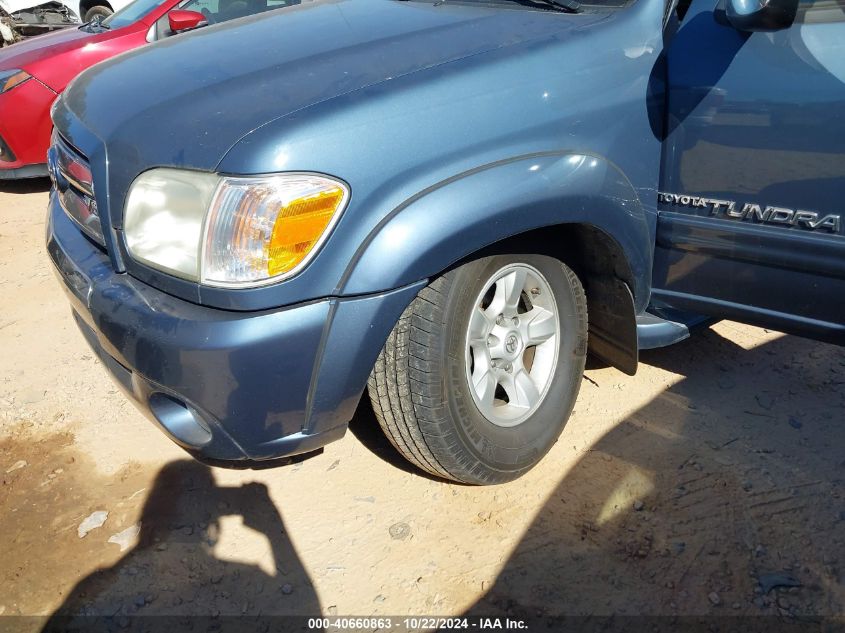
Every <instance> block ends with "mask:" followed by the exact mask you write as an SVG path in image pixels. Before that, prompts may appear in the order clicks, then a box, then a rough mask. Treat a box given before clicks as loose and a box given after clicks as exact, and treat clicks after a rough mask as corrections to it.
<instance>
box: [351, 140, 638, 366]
mask: <svg viewBox="0 0 845 633" xmlns="http://www.w3.org/2000/svg"><path fill="white" fill-rule="evenodd" d="M649 236H650V230H649V223H648V221H647V218H646V211H645V210H644V209H643V206H642V204H641V203H640V200H639V197H638V196H637V193H636V191H635V189H634V188H633V186H632V185H631V183H630V182H629V181H628V179H627V178H625V176H624V174H623V173H622V172H621V171H620V170H619V169H618V168H617V167H616V166H615V165H613V164H612V163H611V162H609V161H607V160H606V159H604V158H602V157H599V156H594V155H590V154H584V153H575V152H567V153H549V154H537V155H530V156H522V157H519V158H517V159H513V160H510V161H506V162H501V163H496V164H494V165H491V166H485V167H483V168H480V169H478V170H473V171H472V172H468V173H467V174H462V175H461V176H459V177H456V178H453V179H449V180H447V181H445V182H443V183H439V184H438V185H437V186H435V187H432V188H430V189H428V190H426V191H424V192H422V193H420V194H418V195H417V196H414V197H412V198H410V199H409V200H408V201H406V202H405V203H404V204H403V205H400V206H399V207H397V209H395V210H394V211H393V212H392V213H391V214H389V215H388V216H387V217H386V218H385V219H384V220H383V221H382V222H381V223H380V224H379V225H378V227H376V229H375V230H374V231H373V232H372V233H371V234H370V235H369V236H368V238H367V240H365V242H364V243H363V244H362V245H361V246H360V247H359V249H358V253H356V257H355V260H354V261H353V263H352V264H351V265H350V267H349V268H348V269H347V272H346V274H345V275H344V279H343V281H342V284H341V290H342V293H343V294H365V293H367V292H373V291H379V290H384V289H389V288H398V287H401V286H404V285H407V284H410V283H414V282H416V281H418V280H420V279H426V278H427V279H431V278H433V277H436V276H438V275H439V274H442V273H443V272H445V271H447V270H449V269H451V268H454V267H455V266H459V265H461V264H462V263H464V262H466V261H469V260H472V259H476V258H478V257H483V256H485V255H489V254H493V253H502V252H520V251H521V252H540V253H544V254H548V255H551V256H554V257H556V258H558V259H560V260H561V261H563V262H565V263H566V264H567V265H568V266H570V267H571V268H572V269H573V270H574V271H575V272H576V273H577V274H578V276H579V278H580V279H581V281H582V283H583V284H584V287H585V290H586V292H587V299H588V310H589V314H590V348H591V351H592V352H593V353H594V354H595V355H596V356H598V357H600V358H601V359H602V360H604V361H605V362H608V363H609V364H611V365H613V366H615V367H618V368H619V369H621V370H622V371H624V372H626V373H629V374H633V373H634V372H635V371H636V366H637V359H638V346H637V335H636V315H637V314H638V313H639V312H642V310H644V309H645V306H646V305H647V303H648V297H649V292H650V279H651V240H650V237H649ZM529 249H530V250H529Z"/></svg>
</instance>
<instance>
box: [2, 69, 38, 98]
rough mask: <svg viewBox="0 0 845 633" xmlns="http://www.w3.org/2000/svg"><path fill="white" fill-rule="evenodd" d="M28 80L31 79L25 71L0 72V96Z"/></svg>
mask: <svg viewBox="0 0 845 633" xmlns="http://www.w3.org/2000/svg"><path fill="white" fill-rule="evenodd" d="M28 79H32V75H30V74H29V73H28V72H26V71H25V70H18V69H14V70H0V94H3V93H4V92H6V91H8V90H11V89H12V88H14V87H15V86H19V85H20V84H22V83H23V82H25V81H27V80H28Z"/></svg>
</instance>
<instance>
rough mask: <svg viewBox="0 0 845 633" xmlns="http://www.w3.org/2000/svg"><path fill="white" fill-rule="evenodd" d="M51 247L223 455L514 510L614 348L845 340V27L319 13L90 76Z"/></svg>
mask: <svg viewBox="0 0 845 633" xmlns="http://www.w3.org/2000/svg"><path fill="white" fill-rule="evenodd" d="M53 121H54V124H55V132H54V139H53V143H52V147H51V149H50V155H49V167H50V172H51V175H52V178H53V180H54V189H53V192H52V194H51V199H50V211H49V222H48V227H47V244H48V252H49V255H50V257H51V259H52V262H53V264H54V266H55V269H56V271H57V273H58V275H59V277H60V278H61V280H62V281H63V287H64V288H65V290H66V291H67V296H68V297H69V299H70V302H71V306H72V310H73V315H74V317H75V319H76V321H77V323H78V324H79V327H80V329H81V330H82V332H83V334H84V335H85V337H86V338H87V340H88V342H89V343H90V344H91V346H92V347H93V348H94V350H95V351H96V352H97V353H98V355H99V357H100V358H101V359H102V361H103V364H104V365H105V366H106V367H107V368H108V369H109V371H110V372H111V374H112V375H113V377H114V379H115V380H116V381H117V382H118V383H119V384H120V385H122V387H123V388H124V389H125V391H126V392H127V394H128V395H129V396H130V397H131V398H132V399H133V400H134V401H135V402H136V403H137V404H138V406H139V407H140V408H141V409H142V410H144V411H145V412H146V413H147V414H148V415H149V417H150V418H151V419H152V420H153V421H154V422H155V423H156V424H157V425H158V426H159V427H160V428H161V429H162V430H163V431H164V432H165V433H166V434H168V435H169V436H170V437H171V438H172V439H173V440H174V441H175V442H177V443H178V444H180V445H181V446H183V447H184V448H185V449H187V450H188V451H189V452H191V453H192V454H194V455H196V456H197V457H199V458H202V459H208V460H216V461H241V462H246V463H251V462H255V461H260V460H271V459H274V458H278V457H282V456H288V455H293V454H298V453H304V452H308V451H312V450H314V449H317V448H318V447H320V446H323V445H324V444H326V443H328V442H331V441H333V440H336V439H338V438H340V437H341V436H342V435H343V434H344V432H345V431H346V428H347V425H348V423H349V421H350V420H351V419H352V417H353V415H354V413H355V411H356V408H357V406H358V404H359V402H360V401H361V399H362V397H365V393H366V394H368V395H369V399H370V400H371V402H372V406H373V408H374V410H375V414H376V418H377V419H378V421H379V423H380V424H381V426H382V427H383V429H384V431H385V433H386V434H387V436H388V437H389V438H390V440H391V442H392V443H393V444H394V445H395V446H396V448H397V449H398V450H399V451H400V452H401V453H402V455H404V456H405V457H406V458H407V459H408V460H410V461H411V462H413V463H414V464H416V465H417V466H419V467H420V468H421V469H424V470H425V471H428V472H429V473H431V474H433V475H436V476H440V477H443V478H448V479H452V480H456V481H461V482H466V483H472V484H494V483H499V482H504V481H508V480H511V479H514V478H516V477H518V476H520V475H521V474H522V473H524V472H526V471H527V470H528V469H530V468H531V467H532V466H534V465H535V464H536V463H537V462H538V461H539V460H540V459H541V458H542V457H543V455H544V454H545V453H546V452H547V451H548V450H549V448H550V447H551V446H552V445H553V444H554V442H555V441H556V440H557V438H558V436H559V435H560V433H561V431H562V429H563V427H564V425H565V423H566V421H567V419H568V417H569V416H570V413H571V411H572V407H573V404H574V402H575V398H576V396H577V394H578V389H579V385H580V382H581V380H582V372H583V368H584V362H585V358H586V356H587V354H588V352H589V353H592V354H594V355H595V356H596V357H598V358H600V359H602V360H603V361H605V362H607V363H609V364H611V365H613V366H615V367H618V368H619V369H620V370H622V371H623V372H626V373H627V374H631V375H633V374H634V373H635V371H636V369H637V362H638V354H639V351H640V350H642V349H648V348H654V347H661V346H665V345H669V344H672V343H675V342H677V341H680V340H682V339H684V338H686V337H687V336H688V335H689V329H690V327H691V326H692V325H694V324H696V323H700V322H702V321H704V320H708V319H718V318H729V319H735V320H738V321H744V322H748V323H753V324H757V325H761V326H765V327H771V328H775V329H778V330H782V331H785V332H790V333H794V334H798V335H801V336H805V337H810V338H816V339H820V340H825V341H828V342H831V343H835V344H843V343H845V233H843V223H842V217H841V215H842V213H843V211H845V5H843V3H842V2H841V1H840V0H692V2H688V1H684V2H680V3H678V2H676V0H593V1H592V2H584V3H578V2H575V1H574V0H542V1H541V0H438V1H436V2H433V1H432V0H355V1H352V0H318V1H317V2H314V3H307V4H304V5H302V6H299V7H295V8H291V9H282V10H279V11H276V12H271V13H269V14H264V15H262V16H260V17H254V18H247V19H243V20H238V21H234V22H232V23H229V24H226V25H217V26H212V27H210V28H207V29H203V30H201V31H198V32H196V33H194V34H191V35H188V36H186V37H180V38H176V39H173V40H172V41H171V40H168V41H166V42H162V43H160V44H158V45H155V46H150V47H147V48H144V49H142V50H139V51H137V52H132V53H129V54H127V55H123V56H121V57H119V58H116V59H114V60H111V61H107V62H105V63H103V64H101V65H99V66H97V67H95V68H93V69H92V70H89V71H87V72H85V73H84V74H82V75H81V76H80V77H79V78H78V79H77V80H75V81H74V83H73V84H72V85H71V86H70V87H69V88H68V90H67V91H66V92H65V93H64V95H63V97H62V98H61V99H60V100H59V101H58V102H57V104H56V106H55V108H54V110H53Z"/></svg>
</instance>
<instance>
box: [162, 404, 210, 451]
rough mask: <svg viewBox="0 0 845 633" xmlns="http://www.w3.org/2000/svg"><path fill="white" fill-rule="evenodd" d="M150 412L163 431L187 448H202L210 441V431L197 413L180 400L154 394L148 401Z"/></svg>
mask: <svg viewBox="0 0 845 633" xmlns="http://www.w3.org/2000/svg"><path fill="white" fill-rule="evenodd" d="M149 404H150V411H152V413H153V415H154V416H155V418H156V420H158V422H159V424H161V425H162V427H164V429H165V430H166V431H167V432H168V433H169V434H170V435H172V436H173V438H174V439H175V440H177V441H178V442H179V443H180V444H183V445H184V446H186V447H188V448H202V447H203V446H205V445H206V444H208V443H209V442H210V441H211V429H210V428H209V426H208V423H207V422H206V421H205V420H203V419H202V416H200V415H199V413H197V411H196V410H195V409H194V408H193V407H190V406H188V404H186V403H185V402H183V401H182V400H179V399H178V398H174V397H173V396H170V395H168V394H165V393H161V392H156V393H153V394H152V395H151V396H150V399H149Z"/></svg>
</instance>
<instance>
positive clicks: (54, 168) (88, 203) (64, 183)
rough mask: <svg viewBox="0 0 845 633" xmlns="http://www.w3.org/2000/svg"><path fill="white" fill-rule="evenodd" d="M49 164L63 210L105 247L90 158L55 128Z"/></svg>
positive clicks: (48, 156) (48, 158) (48, 159)
mask: <svg viewBox="0 0 845 633" xmlns="http://www.w3.org/2000/svg"><path fill="white" fill-rule="evenodd" d="M47 163H48V168H49V170H50V178H51V179H52V180H53V186H54V187H55V188H56V195H57V196H58V198H59V204H61V206H62V209H64V210H65V213H66V214H67V215H68V217H69V218H70V219H71V220H73V221H74V222H75V223H76V225H77V226H79V228H80V229H81V230H82V232H83V233H85V234H86V235H87V236H88V237H90V238H91V239H92V240H94V241H95V242H96V243H97V244H99V245H100V246H102V247H105V245H106V242H105V240H104V239H103V226H102V223H101V222H100V214H99V211H98V210H97V202H96V200H94V182H93V178H92V177H91V168H90V167H89V166H88V161H87V160H86V159H85V157H84V156H83V155H82V154H80V153H79V152H78V151H76V150H75V149H74V148H73V147H71V145H70V144H69V143H67V142H66V141H65V140H64V139H63V138H62V137H61V136H59V134H58V133H57V132H56V131H55V130H53V138H52V141H51V143H50V151H49V153H48V155H47Z"/></svg>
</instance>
